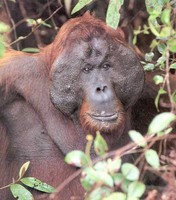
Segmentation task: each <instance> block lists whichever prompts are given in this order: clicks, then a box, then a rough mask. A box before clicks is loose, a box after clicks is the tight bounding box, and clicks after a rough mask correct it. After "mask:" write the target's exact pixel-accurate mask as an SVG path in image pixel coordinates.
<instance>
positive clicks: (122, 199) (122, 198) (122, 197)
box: [103, 192, 126, 200]
mask: <svg viewBox="0 0 176 200" xmlns="http://www.w3.org/2000/svg"><path fill="white" fill-rule="evenodd" d="M118 199H119V200H126V194H124V193H122V192H113V193H111V194H110V195H109V196H108V197H105V198H103V200H118Z"/></svg>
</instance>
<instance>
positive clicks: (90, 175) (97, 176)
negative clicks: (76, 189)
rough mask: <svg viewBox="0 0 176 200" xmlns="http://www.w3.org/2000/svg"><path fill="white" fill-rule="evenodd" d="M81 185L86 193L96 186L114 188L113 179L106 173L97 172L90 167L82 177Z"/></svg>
mask: <svg viewBox="0 0 176 200" xmlns="http://www.w3.org/2000/svg"><path fill="white" fill-rule="evenodd" d="M81 184H82V186H83V188H84V189H85V190H86V191H89V190H91V189H92V187H93V186H94V185H95V184H98V185H102V184H103V185H106V186H109V187H113V184H114V183H113V179H112V177H111V176H110V175H109V174H108V173H107V172H105V171H96V170H94V169H92V168H90V167H87V168H86V169H85V170H84V171H83V172H82V176H81Z"/></svg>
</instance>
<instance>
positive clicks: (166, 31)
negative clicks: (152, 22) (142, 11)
mask: <svg viewBox="0 0 176 200" xmlns="http://www.w3.org/2000/svg"><path fill="white" fill-rule="evenodd" d="M170 36H171V27H170V26H165V27H163V28H162V29H161V31H160V34H159V36H158V38H159V39H168V37H170Z"/></svg>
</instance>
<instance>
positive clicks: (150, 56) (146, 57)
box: [145, 52, 154, 62]
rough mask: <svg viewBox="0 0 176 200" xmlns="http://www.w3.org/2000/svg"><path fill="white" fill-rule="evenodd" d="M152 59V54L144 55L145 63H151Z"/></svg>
mask: <svg viewBox="0 0 176 200" xmlns="http://www.w3.org/2000/svg"><path fill="white" fill-rule="evenodd" d="M153 57H154V53H153V52H150V53H146V54H145V61H147V62H151V61H152V59H153Z"/></svg>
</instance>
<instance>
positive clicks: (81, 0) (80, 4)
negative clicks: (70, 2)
mask: <svg viewBox="0 0 176 200" xmlns="http://www.w3.org/2000/svg"><path fill="white" fill-rule="evenodd" d="M92 1H93V0H79V1H78V3H77V4H76V6H75V7H74V8H73V10H72V12H71V14H72V15H73V14H74V13H76V12H78V11H79V10H81V9H82V8H84V6H86V5H88V4H89V3H91V2H92Z"/></svg>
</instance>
